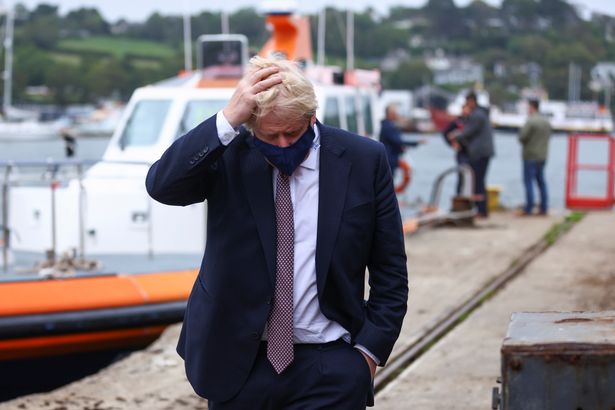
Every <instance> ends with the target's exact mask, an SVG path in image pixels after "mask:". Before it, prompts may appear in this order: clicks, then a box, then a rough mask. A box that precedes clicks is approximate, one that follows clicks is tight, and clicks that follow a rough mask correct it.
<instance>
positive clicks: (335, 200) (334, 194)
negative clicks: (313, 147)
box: [316, 124, 351, 292]
mask: <svg viewBox="0 0 615 410" xmlns="http://www.w3.org/2000/svg"><path fill="white" fill-rule="evenodd" d="M318 126H319V130H320V140H321V147H320V176H319V192H318V233H317V238H316V281H317V285H318V290H319V292H321V291H322V290H323V289H324V284H325V282H326V279H327V273H328V271H329V265H330V263H331V256H332V254H333V247H334V246H335V241H336V238H337V232H338V229H339V225H340V220H341V218H342V211H343V209H344V202H345V199H346V188H347V187H348V177H349V175H350V167H351V164H350V162H349V161H347V160H345V159H344V158H341V156H342V154H343V152H344V148H343V147H340V146H338V145H336V144H335V141H333V140H332V139H331V138H332V136H331V133H330V131H329V129H328V128H327V127H323V126H321V125H320V124H318Z"/></svg>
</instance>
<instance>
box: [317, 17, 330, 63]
mask: <svg viewBox="0 0 615 410" xmlns="http://www.w3.org/2000/svg"><path fill="white" fill-rule="evenodd" d="M326 19H327V9H326V8H325V7H323V8H322V9H321V10H320V13H318V57H317V60H316V61H317V64H318V65H320V66H324V65H325V28H326Z"/></svg>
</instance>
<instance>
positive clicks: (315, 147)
mask: <svg viewBox="0 0 615 410" xmlns="http://www.w3.org/2000/svg"><path fill="white" fill-rule="evenodd" d="M314 135H315V136H314V141H313V142H312V148H310V153H309V155H308V157H307V158H306V159H305V160H304V161H303V162H302V163H301V165H300V167H302V168H307V169H311V170H316V169H318V154H319V152H320V130H319V129H318V127H317V126H316V125H314Z"/></svg>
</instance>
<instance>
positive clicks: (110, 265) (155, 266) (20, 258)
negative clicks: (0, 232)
mask: <svg viewBox="0 0 615 410" xmlns="http://www.w3.org/2000/svg"><path fill="white" fill-rule="evenodd" d="M13 256H14V258H15V263H14V264H12V265H9V266H8V270H3V269H2V268H1V267H0V283H2V282H15V281H31V280H41V279H45V278H46V276H45V275H44V274H42V273H40V270H39V269H35V268H34V267H35V265H36V264H37V263H39V262H41V261H43V260H44V256H43V255H42V254H39V253H34V252H15V253H14V255H13ZM202 257H203V255H202V254H182V255H177V254H175V255H163V254H161V255H154V256H151V257H150V256H148V255H97V256H95V257H86V259H87V260H95V261H97V262H98V263H99V266H100V267H99V268H97V269H94V270H91V271H90V270H87V271H86V270H75V271H74V273H70V274H66V275H57V276H54V277H57V278H62V277H70V278H74V277H92V276H109V275H118V274H122V275H133V274H144V273H155V272H173V271H184V270H195V269H198V268H199V266H200V264H201V259H202Z"/></svg>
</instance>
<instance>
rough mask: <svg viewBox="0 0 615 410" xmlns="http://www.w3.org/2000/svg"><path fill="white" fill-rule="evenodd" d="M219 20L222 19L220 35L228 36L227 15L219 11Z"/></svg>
mask: <svg viewBox="0 0 615 410" xmlns="http://www.w3.org/2000/svg"><path fill="white" fill-rule="evenodd" d="M220 18H221V19H222V34H228V33H229V32H230V28H229V26H230V25H229V18H228V13H227V12H226V11H221V12H220Z"/></svg>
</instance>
